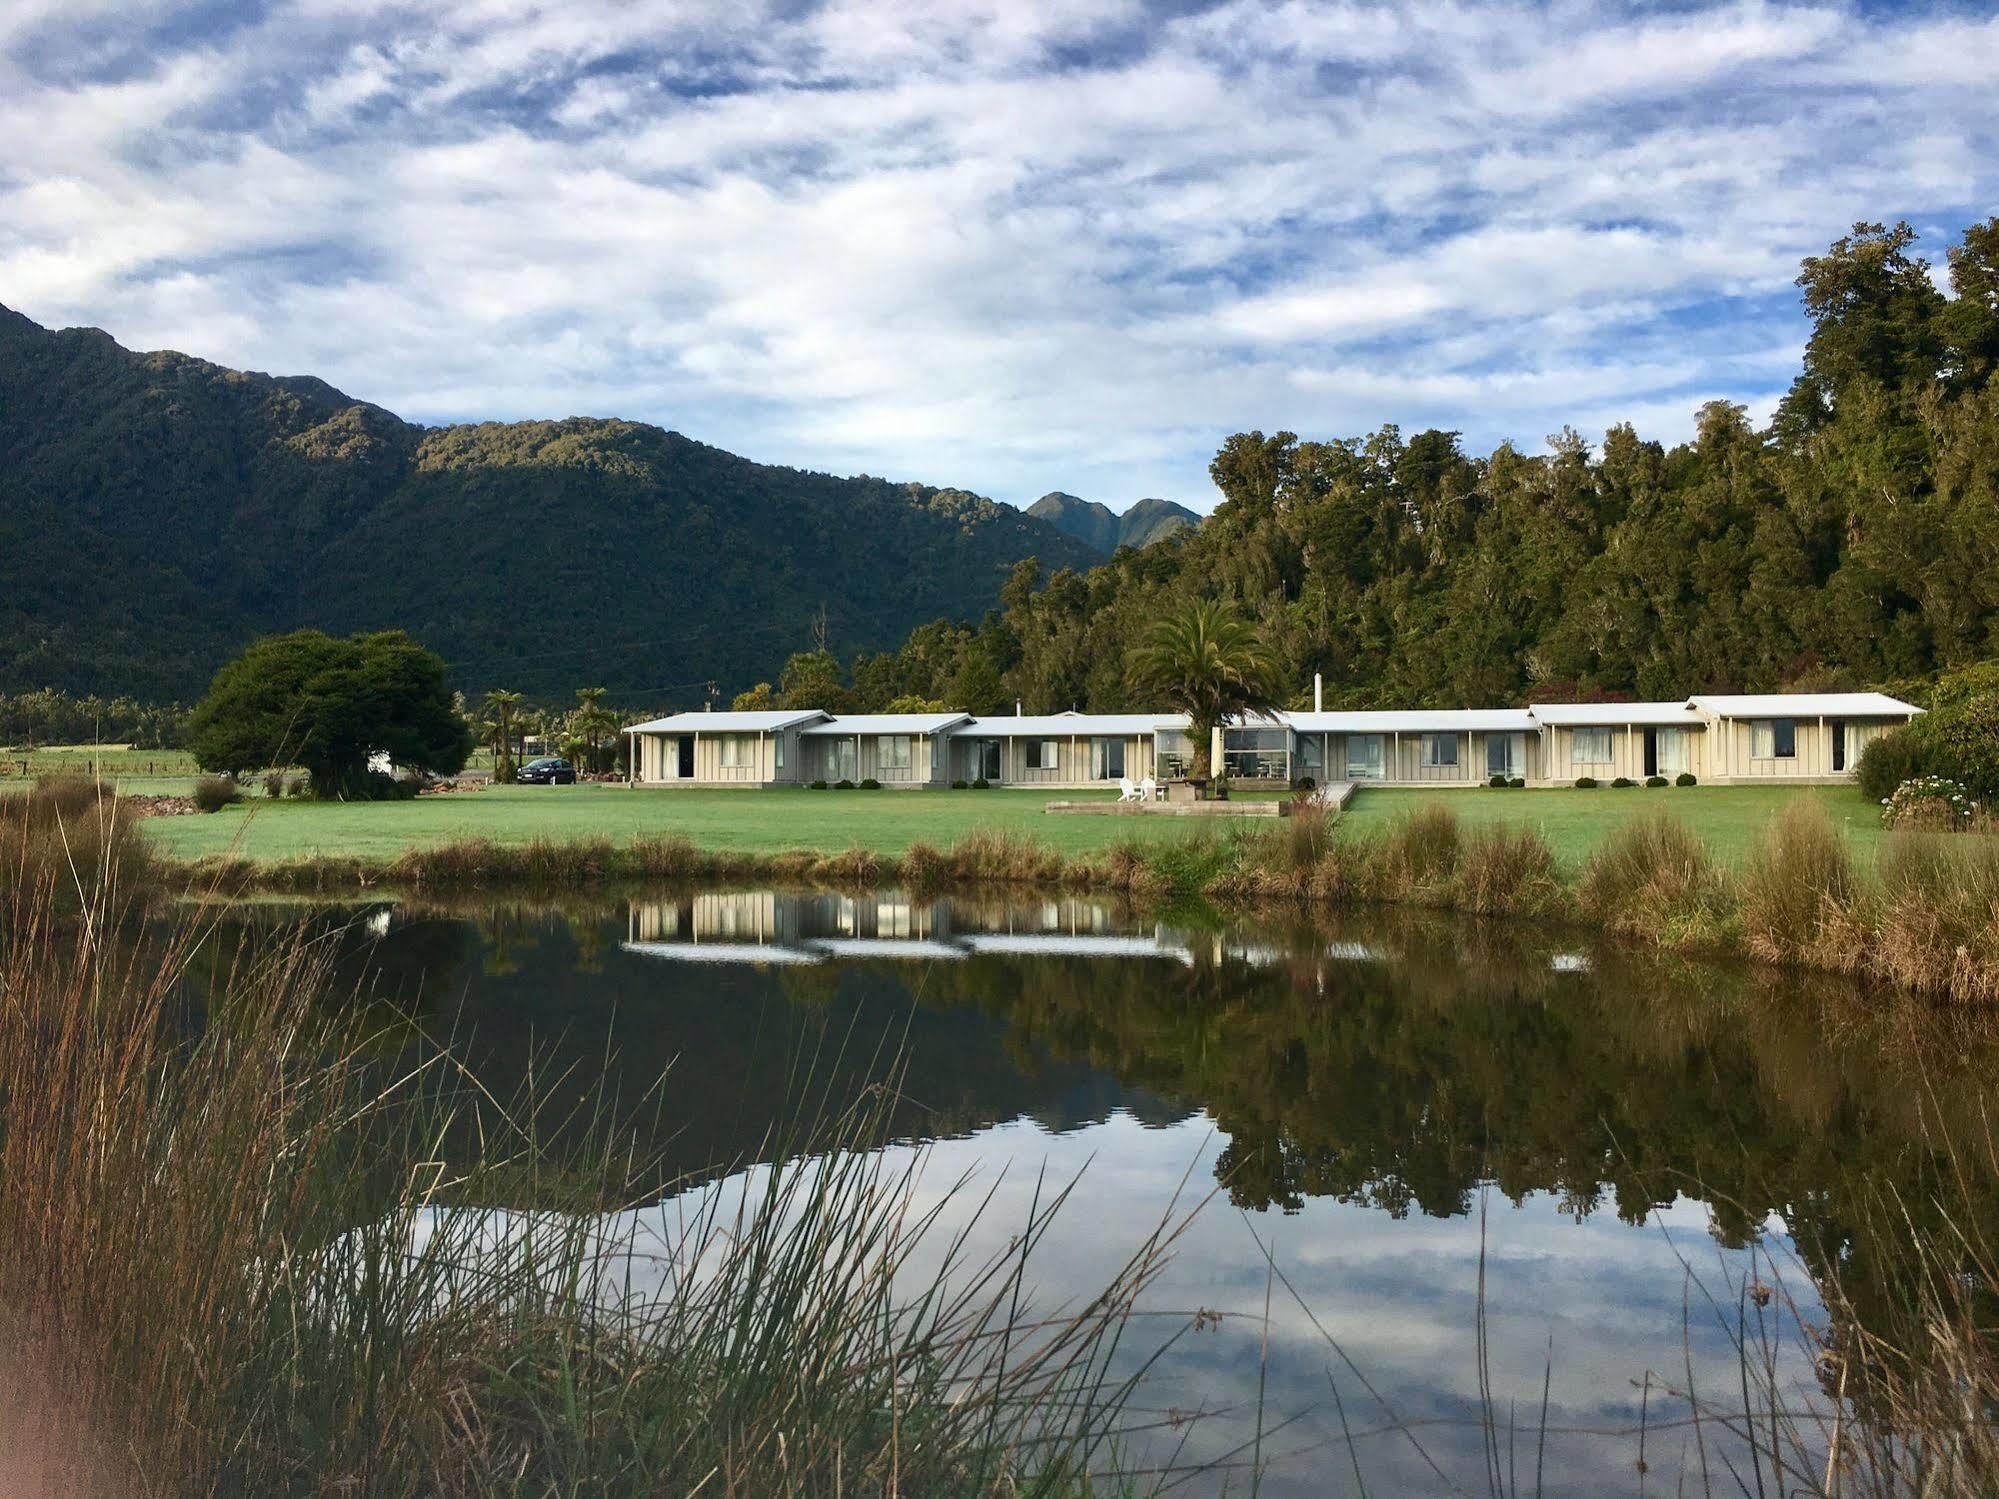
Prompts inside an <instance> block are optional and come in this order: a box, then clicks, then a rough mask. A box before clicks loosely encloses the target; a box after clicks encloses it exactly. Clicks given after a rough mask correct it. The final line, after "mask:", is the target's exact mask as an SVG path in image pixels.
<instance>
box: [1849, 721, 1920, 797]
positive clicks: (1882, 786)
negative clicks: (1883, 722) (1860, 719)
mask: <svg viewBox="0 0 1999 1499" xmlns="http://www.w3.org/2000/svg"><path fill="white" fill-rule="evenodd" d="M1928 774H1930V751H1929V746H1928V745H1927V744H1925V743H1924V742H1923V741H1922V740H1921V739H1919V738H1918V737H1917V736H1916V733H1915V731H1914V730H1913V729H1907V728H1902V729H1890V730H1889V731H1888V732H1887V733H1885V734H1877V735H1876V736H1875V737H1874V738H1872V739H1870V740H1868V741H1867V746H1866V748H1864V749H1863V750H1861V752H1860V760H1859V763H1858V764H1857V765H1855V767H1854V779H1855V780H1857V781H1859V783H1860V794H1861V795H1862V796H1864V797H1866V798H1867V799H1868V800H1869V801H1871V802H1878V803H1882V804H1884V805H1885V804H1886V802H1887V800H1888V798H1889V797H1891V796H1893V795H1894V794H1895V788H1896V787H1897V786H1900V785H1902V784H1903V783H1904V782H1907V781H1914V780H1919V779H1921V778H1922V777H1923V776H1926V775H1928Z"/></svg>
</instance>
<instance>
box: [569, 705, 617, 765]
mask: <svg viewBox="0 0 1999 1499" xmlns="http://www.w3.org/2000/svg"><path fill="white" fill-rule="evenodd" d="M604 692H605V689H604V688H602V687H579V688H577V689H576V696H577V699H578V703H579V706H578V707H577V708H576V709H575V710H574V711H573V712H571V713H570V715H569V732H570V733H571V734H573V735H575V736H576V737H577V738H578V739H581V740H582V741H583V743H584V744H585V746H587V748H586V753H587V754H588V756H589V761H590V769H592V770H602V769H603V768H604V764H603V758H604V757H603V748H604V745H605V744H606V743H607V742H609V740H610V739H611V737H612V736H613V735H615V734H616V733H617V732H618V715H617V714H615V713H613V712H612V711H611V710H610V709H609V708H606V707H605V706H604Z"/></svg>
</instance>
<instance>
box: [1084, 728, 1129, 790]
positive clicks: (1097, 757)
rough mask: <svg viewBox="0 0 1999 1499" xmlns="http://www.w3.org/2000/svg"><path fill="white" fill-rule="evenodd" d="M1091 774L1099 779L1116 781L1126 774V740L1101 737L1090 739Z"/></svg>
mask: <svg viewBox="0 0 1999 1499" xmlns="http://www.w3.org/2000/svg"><path fill="white" fill-rule="evenodd" d="M1090 774H1091V776H1093V777H1094V778H1095V779H1097V780H1099V781H1116V780H1120V779H1122V778H1123V776H1124V740H1122V739H1110V738H1099V739H1092V740H1091V741H1090Z"/></svg>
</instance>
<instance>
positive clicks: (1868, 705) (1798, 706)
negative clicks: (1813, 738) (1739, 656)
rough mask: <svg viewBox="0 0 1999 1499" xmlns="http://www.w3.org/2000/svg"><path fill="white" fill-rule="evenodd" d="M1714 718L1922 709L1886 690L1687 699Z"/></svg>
mask: <svg viewBox="0 0 1999 1499" xmlns="http://www.w3.org/2000/svg"><path fill="white" fill-rule="evenodd" d="M1688 701H1690V702H1691V703H1692V704H1693V705H1694V706H1695V707H1696V708H1698V709H1700V710H1701V711H1702V712H1703V713H1712V714H1713V715H1714V716H1715V717H1716V718H1819V717H1821V716H1823V717H1825V718H1913V717H1914V716H1915V715H1916V714H1918V713H1920V712H1922V711H1923V710H1922V709H1920V708H1918V707H1916V706H1915V705H1914V704H1912V703H1905V702H1903V701H1902V700H1901V699H1900V698H1896V697H1890V696H1888V694H1887V693H1885V692H1759V693H1744V694H1737V695H1733V696H1729V695H1724V696H1718V697H1711V696H1708V695H1706V694H1704V693H1703V694H1696V695H1695V696H1694V697H1692V698H1690V699H1689V700H1688Z"/></svg>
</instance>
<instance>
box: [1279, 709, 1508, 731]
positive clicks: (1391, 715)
mask: <svg viewBox="0 0 1999 1499" xmlns="http://www.w3.org/2000/svg"><path fill="white" fill-rule="evenodd" d="M1278 717H1280V718H1281V719H1283V720H1284V722H1286V723H1287V724H1289V725H1290V726H1291V727H1292V729H1294V730H1295V731H1296V732H1298V733H1300V734H1452V733H1455V734H1463V733H1467V732H1477V733H1491V734H1525V733H1532V732H1533V731H1534V730H1535V729H1536V728H1538V727H1539V725H1537V724H1536V723H1535V722H1534V715H1533V714H1531V713H1529V712H1528V711H1527V710H1526V709H1525V708H1412V709H1407V710H1404V711H1400V712H1397V711H1393V710H1390V711H1387V712H1361V713H1280V714H1279V715H1278Z"/></svg>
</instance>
